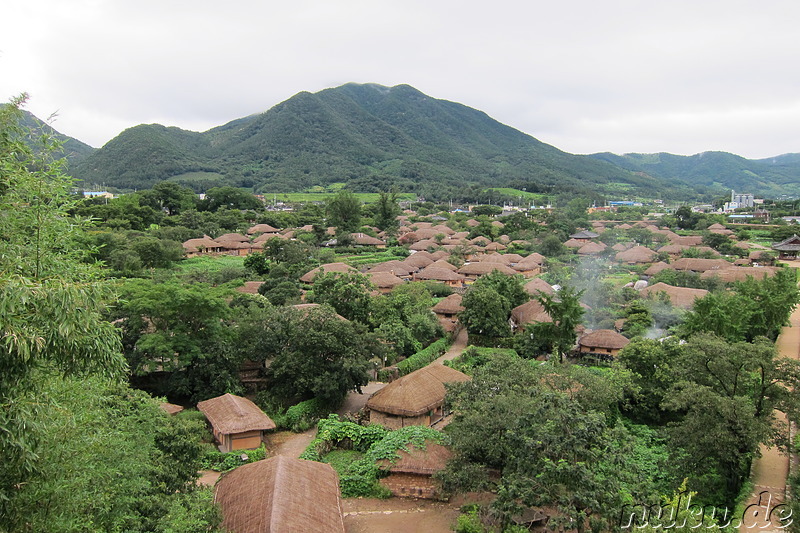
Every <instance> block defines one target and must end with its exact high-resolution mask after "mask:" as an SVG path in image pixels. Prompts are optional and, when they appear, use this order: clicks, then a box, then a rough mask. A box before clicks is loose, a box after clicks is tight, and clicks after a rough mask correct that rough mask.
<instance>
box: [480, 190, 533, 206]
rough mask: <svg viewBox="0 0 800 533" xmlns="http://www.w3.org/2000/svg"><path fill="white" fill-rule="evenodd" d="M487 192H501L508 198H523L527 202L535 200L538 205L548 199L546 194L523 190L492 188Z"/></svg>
mask: <svg viewBox="0 0 800 533" xmlns="http://www.w3.org/2000/svg"><path fill="white" fill-rule="evenodd" d="M486 190H487V191H496V192H499V193H500V194H505V195H506V196H516V197H517V198H519V197H522V198H524V199H525V200H528V201H530V200H533V201H536V202H538V203H542V201H544V200H546V199H547V195H546V194H541V193H538V192H528V191H522V190H519V189H512V188H510V187H491V188H489V189H486Z"/></svg>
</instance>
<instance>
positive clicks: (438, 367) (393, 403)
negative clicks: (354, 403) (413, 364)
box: [367, 363, 470, 429]
mask: <svg viewBox="0 0 800 533" xmlns="http://www.w3.org/2000/svg"><path fill="white" fill-rule="evenodd" d="M469 379H470V377H469V376H467V375H466V374H463V373H461V372H459V371H458V370H455V369H453V368H450V367H447V366H444V365H442V364H441V363H432V364H430V365H428V366H426V367H424V368H420V369H419V370H416V371H414V372H411V373H410V374H407V375H405V376H403V377H401V378H400V379H398V380H395V381H393V382H391V383H389V384H388V385H386V386H385V387H384V388H382V389H381V390H379V391H378V392H376V393H375V394H373V395H372V396H371V397H370V399H369V400H367V408H368V409H369V410H370V413H369V421H370V423H375V424H381V425H383V426H386V427H387V428H389V429H398V428H401V427H405V426H430V425H433V424H434V423H436V422H438V421H439V420H441V419H442V418H443V417H444V415H445V413H444V409H443V405H444V396H445V393H446V389H445V386H444V384H445V383H452V382H461V381H469Z"/></svg>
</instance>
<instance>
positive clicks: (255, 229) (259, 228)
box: [247, 224, 280, 235]
mask: <svg viewBox="0 0 800 533" xmlns="http://www.w3.org/2000/svg"><path fill="white" fill-rule="evenodd" d="M256 233H269V234H273V235H277V234H278V233H280V230H279V229H278V228H273V227H272V226H270V225H269V224H256V225H255V226H250V227H249V228H248V229H247V234H248V235H255V234H256Z"/></svg>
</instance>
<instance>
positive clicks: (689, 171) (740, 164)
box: [591, 152, 800, 198]
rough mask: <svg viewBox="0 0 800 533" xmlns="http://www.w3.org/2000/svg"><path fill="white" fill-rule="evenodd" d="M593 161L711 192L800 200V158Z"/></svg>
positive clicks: (605, 157) (720, 155) (661, 156)
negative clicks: (740, 193) (693, 185)
mask: <svg viewBox="0 0 800 533" xmlns="http://www.w3.org/2000/svg"><path fill="white" fill-rule="evenodd" d="M591 157H593V158H595V159H598V160H601V161H606V162H608V163H611V164H613V165H616V166H618V167H620V168H624V169H627V170H630V171H631V172H637V173H640V174H642V175H648V176H653V177H657V178H663V179H669V180H672V179H678V180H681V181H684V182H688V183H694V184H697V185H700V186H703V187H707V188H714V189H718V190H719V189H724V190H726V191H729V190H730V189H733V190H736V191H739V192H751V193H753V194H756V195H758V196H766V197H770V198H776V197H778V196H780V195H784V194H785V195H791V196H800V154H784V155H781V156H777V157H772V158H769V159H745V158H743V157H740V156H738V155H734V154H730V153H727V152H703V153H700V154H695V155H692V156H680V155H673V154H667V153H658V154H625V155H615V154H611V153H600V154H593V155H592V156H591Z"/></svg>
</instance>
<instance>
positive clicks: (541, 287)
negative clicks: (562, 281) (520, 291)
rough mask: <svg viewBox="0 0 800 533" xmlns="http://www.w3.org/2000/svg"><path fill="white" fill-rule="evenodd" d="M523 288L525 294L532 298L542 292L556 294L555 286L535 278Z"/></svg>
mask: <svg viewBox="0 0 800 533" xmlns="http://www.w3.org/2000/svg"><path fill="white" fill-rule="evenodd" d="M523 288H524V289H525V292H527V293H528V294H530V295H531V296H537V295H538V294H539V293H540V292H541V293H544V294H551V295H552V294H555V292H556V291H555V290H554V289H553V286H552V285H550V284H549V283H547V282H546V281H545V280H543V279H542V278H533V279H532V280H530V281H529V282H528V283H526V284H525V285H524V286H523Z"/></svg>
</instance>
